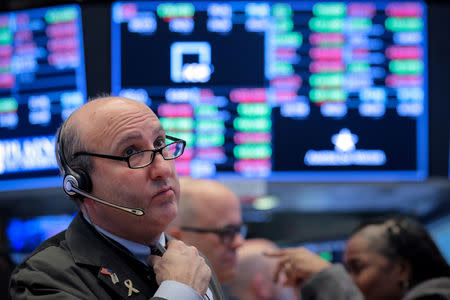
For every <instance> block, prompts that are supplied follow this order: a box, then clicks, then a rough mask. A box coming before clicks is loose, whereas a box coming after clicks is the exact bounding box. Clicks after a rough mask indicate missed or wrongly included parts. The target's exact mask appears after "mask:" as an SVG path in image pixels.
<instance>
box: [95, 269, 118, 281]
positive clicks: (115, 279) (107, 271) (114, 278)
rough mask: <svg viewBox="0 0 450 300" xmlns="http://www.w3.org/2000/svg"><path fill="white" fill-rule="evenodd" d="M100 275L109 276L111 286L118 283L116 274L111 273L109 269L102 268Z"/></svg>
mask: <svg viewBox="0 0 450 300" xmlns="http://www.w3.org/2000/svg"><path fill="white" fill-rule="evenodd" d="M100 273H102V274H104V275H109V276H110V277H111V281H112V283H113V284H116V283H118V282H119V278H118V277H117V274H116V273H112V271H111V270H110V269H107V268H102V269H101V270H100Z"/></svg>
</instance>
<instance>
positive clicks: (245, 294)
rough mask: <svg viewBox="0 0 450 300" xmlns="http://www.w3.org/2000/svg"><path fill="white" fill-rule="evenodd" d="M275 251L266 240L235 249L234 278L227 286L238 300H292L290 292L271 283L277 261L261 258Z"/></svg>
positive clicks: (252, 242)
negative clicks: (236, 253) (235, 269)
mask: <svg viewBox="0 0 450 300" xmlns="http://www.w3.org/2000/svg"><path fill="white" fill-rule="evenodd" d="M277 250H279V248H278V246H277V245H276V244H275V243H273V242H271V241H269V240H267V239H249V240H246V241H245V242H244V244H243V245H242V246H241V247H240V248H239V249H238V262H237V271H236V276H235V277H234V278H233V280H231V281H230V282H229V283H228V285H227V286H228V288H229V289H230V291H231V293H232V294H233V295H234V296H236V297H237V298H238V299H243V300H247V299H248V300H259V299H261V300H262V299H272V300H273V299H283V300H287V299H294V293H293V290H292V289H286V288H283V287H281V286H279V285H277V284H276V283H274V282H273V278H274V273H275V268H276V265H277V260H276V259H274V258H269V257H267V256H265V255H264V253H266V252H273V251H277Z"/></svg>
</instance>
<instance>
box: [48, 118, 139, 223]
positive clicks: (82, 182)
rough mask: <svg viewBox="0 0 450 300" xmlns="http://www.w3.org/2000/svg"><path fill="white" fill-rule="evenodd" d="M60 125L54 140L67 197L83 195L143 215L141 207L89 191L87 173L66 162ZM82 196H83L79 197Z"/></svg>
mask: <svg viewBox="0 0 450 300" xmlns="http://www.w3.org/2000/svg"><path fill="white" fill-rule="evenodd" d="M62 128H63V127H62V126H61V128H59V130H58V137H57V141H56V155H57V157H58V160H59V163H60V165H61V167H62V169H63V176H64V179H63V190H64V192H65V193H66V194H67V195H69V197H71V198H74V199H82V198H83V197H86V198H89V199H92V200H94V201H97V202H100V203H102V204H104V205H108V206H111V207H114V208H117V209H120V210H122V211H125V212H128V213H130V214H133V215H135V216H143V215H144V214H145V211H144V209H143V208H135V207H128V206H123V205H119V204H115V203H112V202H110V201H107V200H104V199H101V198H98V197H96V196H94V195H92V194H90V192H91V191H92V181H91V178H90V177H89V174H88V173H87V172H86V171H85V170H83V169H81V168H73V169H72V168H71V167H70V166H69V164H68V163H67V160H66V157H65V154H64V145H63V138H62V134H61V131H62ZM81 196H83V197H81Z"/></svg>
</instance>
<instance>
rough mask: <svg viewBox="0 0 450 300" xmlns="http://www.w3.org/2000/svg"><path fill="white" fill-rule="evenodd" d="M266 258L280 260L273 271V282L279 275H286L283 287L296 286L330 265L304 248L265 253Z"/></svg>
mask: <svg viewBox="0 0 450 300" xmlns="http://www.w3.org/2000/svg"><path fill="white" fill-rule="evenodd" d="M266 256H269V257H276V258H279V259H280V260H279V262H278V266H277V268H276V271H275V280H276V281H278V280H279V278H280V273H281V272H284V273H285V274H286V281H285V282H284V285H289V286H298V285H299V284H301V283H303V282H304V281H306V280H308V279H309V278H311V277H312V276H313V275H315V274H317V273H319V272H320V271H322V270H323V269H325V268H328V267H329V266H330V265H331V264H330V263H329V262H328V261H326V260H324V259H323V258H321V257H320V256H318V255H316V254H314V253H312V252H310V251H308V250H307V249H306V248H291V249H283V250H279V251H275V252H271V253H266Z"/></svg>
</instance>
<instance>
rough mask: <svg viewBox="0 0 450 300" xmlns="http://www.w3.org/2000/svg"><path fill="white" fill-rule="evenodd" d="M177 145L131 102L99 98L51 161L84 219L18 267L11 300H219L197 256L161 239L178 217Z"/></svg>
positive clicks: (72, 122) (76, 120)
mask: <svg viewBox="0 0 450 300" xmlns="http://www.w3.org/2000/svg"><path fill="white" fill-rule="evenodd" d="M184 146H185V142H184V141H182V140H180V139H177V138H175V137H169V136H167V135H166V134H165V132H164V130H163V128H162V126H161V123H160V121H159V120H158V118H157V117H156V115H155V114H154V113H153V112H152V111H151V109H150V108H149V107H148V106H146V105H145V104H143V103H140V102H137V101H133V100H129V99H124V98H113V97H111V98H100V99H97V100H93V101H90V102H88V103H86V104H85V105H83V106H82V107H81V108H79V109H78V110H77V111H75V112H74V113H73V114H72V115H71V116H70V117H69V118H68V119H67V121H66V122H65V123H64V124H63V126H62V127H61V129H60V131H59V133H58V138H57V143H56V154H57V158H58V163H59V166H60V169H61V171H62V174H63V176H64V183H63V188H64V190H65V192H66V193H67V194H68V195H70V196H71V197H73V198H74V199H75V200H76V202H77V204H78V205H79V207H80V210H81V212H82V213H81V214H78V215H77V216H76V217H75V218H74V220H73V222H72V223H71V224H70V226H69V228H68V229H67V230H66V231H63V232H62V233H60V234H58V235H56V236H54V237H53V238H50V239H49V240H47V241H45V242H44V243H43V244H42V245H40V246H39V247H38V249H37V250H36V251H35V252H34V253H33V254H32V255H31V256H29V257H28V258H27V259H26V260H25V261H24V262H23V263H22V264H21V265H19V266H18V268H17V269H16V270H15V271H14V273H13V275H12V277H11V278H12V279H11V284H10V296H11V298H12V299H49V298H52V299H102V300H103V299H150V298H151V299H168V300H175V299H177V300H178V299H192V300H194V299H195V300H201V299H214V300H220V299H223V298H222V292H221V289H220V285H219V284H218V282H217V280H216V279H215V276H214V274H212V272H211V269H210V268H209V267H208V265H207V264H206V262H205V260H204V259H203V258H202V257H201V256H199V254H198V251H197V249H195V248H194V247H190V246H186V245H185V244H184V243H183V242H181V241H175V240H167V239H166V236H165V235H164V231H165V230H166V228H167V226H168V224H169V223H170V222H171V221H172V220H173V219H174V218H175V216H176V214H177V207H178V200H179V194H180V187H179V181H178V176H177V173H176V171H175V166H174V161H173V160H174V159H176V158H177V157H179V156H180V155H182V154H183V150H184ZM158 255H159V256H158Z"/></svg>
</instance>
